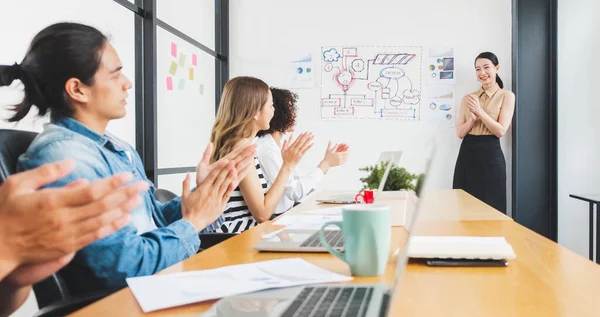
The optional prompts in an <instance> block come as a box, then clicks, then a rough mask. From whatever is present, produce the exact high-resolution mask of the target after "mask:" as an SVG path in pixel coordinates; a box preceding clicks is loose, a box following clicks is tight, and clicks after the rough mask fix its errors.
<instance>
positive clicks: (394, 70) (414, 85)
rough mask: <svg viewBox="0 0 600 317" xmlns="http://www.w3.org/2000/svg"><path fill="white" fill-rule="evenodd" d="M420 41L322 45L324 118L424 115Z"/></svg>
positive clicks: (415, 117)
mask: <svg viewBox="0 0 600 317" xmlns="http://www.w3.org/2000/svg"><path fill="white" fill-rule="evenodd" d="M422 69H423V68H422V48H421V47H420V46H325V47H322V48H321V104H320V108H321V119H392V120H403V121H418V120H419V119H420V105H421V89H422V87H421V85H422Z"/></svg>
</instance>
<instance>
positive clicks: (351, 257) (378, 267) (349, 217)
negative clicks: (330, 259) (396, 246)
mask: <svg viewBox="0 0 600 317" xmlns="http://www.w3.org/2000/svg"><path fill="white" fill-rule="evenodd" d="M391 221H392V217H391V213H390V207H389V206H385V205H377V204H375V205H362V204H357V205H349V206H344V207H342V221H330V222H327V223H325V224H323V226H322V227H321V229H320V231H319V240H321V244H322V245H323V246H324V247H325V248H326V249H327V251H329V253H331V254H333V255H335V256H337V257H338V258H340V259H341V260H342V261H344V262H346V263H348V265H349V266H350V272H351V273H352V275H354V276H376V275H381V274H383V272H384V271H385V267H386V264H387V260H388V254H389V250H390V240H391V235H392V224H391ZM329 226H338V227H340V229H342V234H343V236H344V252H339V251H337V250H335V249H334V248H333V247H331V245H330V244H329V243H328V242H327V241H326V240H325V229H326V228H327V227H329Z"/></svg>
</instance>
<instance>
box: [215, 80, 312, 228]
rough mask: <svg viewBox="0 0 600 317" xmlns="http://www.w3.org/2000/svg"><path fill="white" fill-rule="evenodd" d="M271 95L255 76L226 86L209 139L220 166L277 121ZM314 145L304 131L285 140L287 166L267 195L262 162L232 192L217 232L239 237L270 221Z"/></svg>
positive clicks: (285, 162)
mask: <svg viewBox="0 0 600 317" xmlns="http://www.w3.org/2000/svg"><path fill="white" fill-rule="evenodd" d="M274 111H275V109H274V108H273V97H272V95H271V91H269V86H268V85H267V84H265V82H263V81H262V80H260V79H258V78H254V77H236V78H233V79H231V80H229V81H228V82H227V83H226V84H225V87H224V88H223V95H222V96H221V102H220V103H219V110H218V111H217V116H216V119H215V123H214V125H213V128H212V133H211V137H210V141H211V142H212V143H213V144H214V146H215V151H214V152H213V154H212V158H211V161H212V162H217V161H219V160H221V159H223V158H224V157H226V156H227V155H228V154H229V153H231V152H232V151H236V150H237V148H239V147H244V146H245V145H246V144H248V143H249V142H250V140H252V139H254V138H255V137H256V134H257V133H258V131H260V130H266V129H269V122H270V121H271V118H273V112H274ZM311 146H312V134H310V133H303V134H301V135H300V136H299V137H298V138H297V139H296V141H294V142H292V141H291V140H287V141H286V142H284V144H283V147H282V150H281V156H282V158H283V164H282V166H281V170H280V171H279V173H278V175H275V178H274V181H273V185H272V186H271V187H270V188H269V191H268V192H267V182H266V181H265V178H264V176H263V173H262V169H261V166H260V163H259V161H258V159H257V158H256V157H255V159H254V160H255V167H256V168H255V169H253V168H250V171H249V172H248V174H247V175H246V176H245V177H244V178H242V179H241V181H240V184H239V186H238V187H237V188H235V189H234V190H233V193H232V194H231V197H230V198H229V201H228V202H227V205H226V206H225V211H224V212H223V216H224V222H223V224H222V225H221V227H220V228H219V229H217V230H216V231H217V232H225V233H240V232H243V231H245V230H248V229H250V228H252V227H254V226H255V225H256V224H257V223H261V222H263V221H267V220H269V219H270V218H271V216H272V215H273V211H274V210H275V207H276V206H277V203H278V202H279V200H280V199H281V195H282V194H283V191H284V189H285V185H286V183H287V182H288V179H289V178H290V176H291V175H292V171H293V169H294V167H296V165H297V164H298V162H299V161H300V159H301V158H302V156H303V155H304V153H305V152H306V151H308V149H310V148H311Z"/></svg>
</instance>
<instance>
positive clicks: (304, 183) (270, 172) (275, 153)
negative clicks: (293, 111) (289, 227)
mask: <svg viewBox="0 0 600 317" xmlns="http://www.w3.org/2000/svg"><path fill="white" fill-rule="evenodd" d="M255 143H256V153H257V156H258V161H259V162H260V165H261V167H262V170H263V172H264V175H265V179H266V180H267V188H271V186H272V185H273V182H275V178H277V174H279V169H281V166H282V165H283V157H282V156H281V148H280V147H279V146H278V145H277V143H276V142H275V140H274V139H273V137H272V136H271V135H270V134H267V135H265V136H263V137H262V138H257V139H256V141H255ZM323 176H324V175H323V171H322V170H321V169H320V168H318V167H317V168H315V170H314V171H312V172H311V173H310V174H308V175H302V173H300V172H299V170H298V168H295V169H294V171H293V173H292V176H291V177H290V178H289V180H288V182H287V184H286V185H285V191H284V192H283V196H282V197H281V200H280V201H279V203H278V204H277V207H275V212H274V214H276V215H278V214H281V213H284V212H286V211H288V210H290V209H291V208H292V207H294V203H295V202H300V201H301V200H302V199H303V198H304V197H306V196H307V195H308V194H309V193H310V192H311V191H313V190H314V189H315V188H316V187H317V184H318V183H320V182H321V181H322V180H323Z"/></svg>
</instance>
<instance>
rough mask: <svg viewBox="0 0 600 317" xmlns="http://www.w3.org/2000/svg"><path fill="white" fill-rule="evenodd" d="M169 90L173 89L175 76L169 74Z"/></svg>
mask: <svg viewBox="0 0 600 317" xmlns="http://www.w3.org/2000/svg"><path fill="white" fill-rule="evenodd" d="M167 90H173V77H171V76H167Z"/></svg>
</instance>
